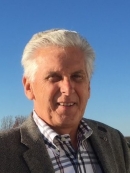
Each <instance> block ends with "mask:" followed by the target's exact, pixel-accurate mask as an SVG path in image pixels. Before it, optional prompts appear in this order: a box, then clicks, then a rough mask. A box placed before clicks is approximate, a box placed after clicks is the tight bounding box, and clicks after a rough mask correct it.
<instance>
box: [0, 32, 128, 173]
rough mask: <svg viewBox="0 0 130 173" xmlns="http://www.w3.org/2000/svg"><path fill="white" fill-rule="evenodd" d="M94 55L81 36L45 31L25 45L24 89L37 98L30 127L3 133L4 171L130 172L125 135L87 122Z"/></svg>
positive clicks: (0, 160) (0, 165)
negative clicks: (86, 110)
mask: <svg viewBox="0 0 130 173" xmlns="http://www.w3.org/2000/svg"><path fill="white" fill-rule="evenodd" d="M93 61H94V53H93V50H92V48H91V47H90V45H89V44H88V42H87V41H86V39H84V38H83V37H81V36H80V35H79V34H78V33H77V32H74V31H68V30H64V29H53V30H49V31H45V32H40V33H38V34H36V35H34V36H33V37H32V39H31V40H30V41H29V43H28V44H27V45H26V47H25V50H24V53H23V57H22V65H23V67H24V75H23V86H24V91H25V94H26V96H27V98H28V99H30V100H33V103H34V109H33V113H32V115H31V116H30V117H29V118H28V119H27V121H25V123H24V124H23V125H22V126H20V127H18V128H16V129H12V130H11V131H9V132H5V133H2V134H1V135H0V173H29V172H31V173H54V172H55V173H130V158H129V153H128V146H127V143H126V140H125V139H124V137H123V136H122V134H121V133H120V132H119V131H118V130H115V129H113V128H111V127H109V126H107V125H104V124H102V123H99V122H96V121H92V120H87V119H84V118H83V115H84V111H85V107H86V105H87V102H88V99H89V97H90V79H91V75H92V72H93Z"/></svg>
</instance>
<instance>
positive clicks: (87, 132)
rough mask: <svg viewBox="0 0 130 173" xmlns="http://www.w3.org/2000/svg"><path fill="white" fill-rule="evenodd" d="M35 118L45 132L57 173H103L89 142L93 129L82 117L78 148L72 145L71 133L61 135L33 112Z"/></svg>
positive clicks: (43, 132)
mask: <svg viewBox="0 0 130 173" xmlns="http://www.w3.org/2000/svg"><path fill="white" fill-rule="evenodd" d="M33 118H34V121H35V122H36V124H37V126H38V128H39V130H40V132H41V133H42V134H43V140H44V142H45V145H46V148H47V151H48V154H49V156H50V159H51V161H52V165H53V168H54V170H55V173H102V171H101V168H100V165H99V163H98V159H97V157H96V155H95V154H94V152H93V149H92V147H91V145H90V143H89V140H88V138H89V136H91V134H92V129H90V127H89V126H88V125H87V124H86V122H85V121H84V120H83V119H82V120H81V122H80V125H79V128H78V133H77V139H78V149H77V150H74V149H73V147H72V145H71V139H70V136H69V134H65V135H59V134H57V133H56V132H55V131H54V130H53V129H51V128H50V126H48V125H47V124H46V123H45V122H44V121H43V120H41V119H40V118H39V117H38V116H37V115H36V113H35V111H34V112H33Z"/></svg>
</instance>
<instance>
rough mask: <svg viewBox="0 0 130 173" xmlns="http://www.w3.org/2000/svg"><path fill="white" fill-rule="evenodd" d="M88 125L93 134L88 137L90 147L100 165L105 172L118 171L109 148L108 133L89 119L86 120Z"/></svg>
mask: <svg viewBox="0 0 130 173" xmlns="http://www.w3.org/2000/svg"><path fill="white" fill-rule="evenodd" d="M87 123H88V125H89V126H90V127H91V128H92V129H93V134H92V136H91V137H90V142H91V144H92V147H93V149H94V151H95V153H96V155H97V157H98V159H99V161H100V164H101V165H102V168H103V170H104V172H105V173H112V172H114V173H115V172H116V173H117V172H118V171H117V168H116V164H115V160H114V156H113V152H112V148H111V143H110V141H109V135H108V132H107V130H106V129H105V128H104V127H102V126H98V124H97V125H96V123H94V124H93V123H92V122H91V121H88V122H87Z"/></svg>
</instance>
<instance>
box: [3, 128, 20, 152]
mask: <svg viewBox="0 0 130 173" xmlns="http://www.w3.org/2000/svg"><path fill="white" fill-rule="evenodd" d="M18 143H20V129H19V128H16V129H11V130H8V131H3V132H0V151H4V150H8V149H9V148H11V147H12V148H13V147H15V146H16V145H17V144H18Z"/></svg>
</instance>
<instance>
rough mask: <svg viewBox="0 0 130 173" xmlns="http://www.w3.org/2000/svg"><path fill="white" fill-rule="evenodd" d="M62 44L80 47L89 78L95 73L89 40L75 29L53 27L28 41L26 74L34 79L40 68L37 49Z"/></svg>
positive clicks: (25, 63) (24, 55) (25, 57)
mask: <svg viewBox="0 0 130 173" xmlns="http://www.w3.org/2000/svg"><path fill="white" fill-rule="evenodd" d="M51 45H53V46H54V45H56V46H59V47H60V46H61V47H70V46H72V47H78V48H80V49H81V50H82V51H83V53H84V55H85V61H86V69H87V75H88V78H89V80H90V79H91V76H92V73H93V62H94V59H95V58H94V57H95V55H94V51H93V49H92V47H91V46H90V45H89V43H88V42H87V40H86V39H85V38H83V37H82V36H81V35H80V34H78V33H77V32H75V31H69V30H65V29H52V30H47V31H43V32H39V33H37V34H35V35H34V36H33V37H32V38H31V40H30V41H29V42H28V43H27V45H26V47H25V49H24V52H23V56H22V60H21V63H22V66H23V68H24V74H23V75H24V76H26V77H27V78H29V80H31V81H33V80H34V79H35V73H36V71H37V68H38V63H37V61H36V59H37V57H35V51H36V50H37V49H39V48H44V47H46V46H51Z"/></svg>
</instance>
